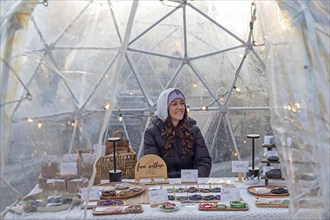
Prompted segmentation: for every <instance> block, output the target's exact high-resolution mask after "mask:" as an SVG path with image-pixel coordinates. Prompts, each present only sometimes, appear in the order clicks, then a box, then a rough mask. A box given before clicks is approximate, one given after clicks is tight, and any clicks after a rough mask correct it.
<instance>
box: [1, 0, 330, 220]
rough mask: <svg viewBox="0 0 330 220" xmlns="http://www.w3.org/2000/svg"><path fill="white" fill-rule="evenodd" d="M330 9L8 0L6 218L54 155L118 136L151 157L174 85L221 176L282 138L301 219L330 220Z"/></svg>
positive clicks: (4, 35)
mask: <svg viewBox="0 0 330 220" xmlns="http://www.w3.org/2000/svg"><path fill="white" fill-rule="evenodd" d="M329 10H330V9H329V3H328V2H327V1H310V2H306V1H266V2H263V1H254V2H252V1H179V0H178V1H175V0H172V1H142V0H141V1H101V0H100V1H87V0H86V1H83V0H82V1H70V0H67V1H50V0H49V1H46V0H44V1H42V2H38V1H2V2H1V103H0V104H1V106H0V108H1V192H2V193H1V194H2V195H6V198H11V199H10V200H6V201H4V200H1V210H3V209H4V208H5V206H7V205H9V204H10V203H12V202H14V200H15V198H16V196H17V194H18V195H24V194H26V193H27V192H28V191H29V190H31V188H32V187H33V186H34V185H35V184H36V183H37V177H38V175H39V173H40V167H39V165H40V161H41V160H42V158H43V157H44V156H45V155H52V154H54V155H63V154H66V153H71V152H74V151H75V150H77V149H81V148H92V147H93V145H94V144H98V145H102V144H104V143H105V142H106V138H107V137H109V136H110V135H111V134H112V132H113V131H116V130H124V132H125V137H126V138H127V139H128V140H129V141H130V144H131V146H132V148H133V149H134V150H135V151H136V152H138V153H139V155H141V150H140V149H142V146H143V143H142V140H143V131H144V129H145V128H146V126H148V124H149V122H150V119H151V117H152V116H154V114H155V103H156V100H157V97H158V95H159V93H160V92H161V91H163V90H164V89H166V88H169V87H178V88H180V89H181V90H183V92H184V93H185V95H186V99H187V103H188V104H189V107H190V112H189V114H190V115H191V117H193V118H195V119H196V120H197V121H198V125H199V126H200V128H201V129H202V132H203V135H204V137H205V139H206V142H207V144H208V147H209V150H210V153H211V154H212V159H213V169H212V174H211V175H213V176H230V175H232V173H231V168H230V167H229V166H228V164H229V163H228V162H230V161H231V160H233V159H234V158H233V155H237V157H238V159H240V160H242V159H246V160H250V158H251V147H250V145H251V143H250V142H249V140H248V139H247V138H246V135H247V134H249V133H257V134H260V136H261V137H263V136H265V135H274V136H275V137H276V145H277V147H278V150H279V153H280V159H281V161H282V162H281V168H282V170H283V171H284V176H285V177H286V181H287V184H288V187H289V188H290V190H291V192H292V193H291V194H290V196H291V198H292V201H294V202H293V205H292V206H291V207H290V211H291V215H292V217H299V208H300V207H301V206H302V204H303V205H305V206H306V203H307V206H310V207H314V208H315V209H316V210H317V212H316V215H317V217H319V218H325V217H326V216H328V217H329V209H328V207H329V199H328V198H329V197H328V196H329V179H328V178H329V169H328V168H329V63H328V62H327V61H328V60H329V46H330V45H329V34H330V32H329ZM119 117H120V119H121V120H118V119H119ZM261 143H262V140H261V139H259V142H258V144H259V146H260V145H261ZM256 154H257V158H260V157H261V156H262V154H263V150H262V149H261V147H260V148H258V149H257V151H256ZM307 177H308V178H307ZM22 179H25V181H24V183H23V181H22ZM1 197H2V198H4V197H3V196H1ZM311 198H312V199H311Z"/></svg>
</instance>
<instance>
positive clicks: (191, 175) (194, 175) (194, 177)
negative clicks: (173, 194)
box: [181, 169, 198, 183]
mask: <svg viewBox="0 0 330 220" xmlns="http://www.w3.org/2000/svg"><path fill="white" fill-rule="evenodd" d="M181 182H192V183H194V182H196V183H197V182H198V170H193V169H191V170H181Z"/></svg>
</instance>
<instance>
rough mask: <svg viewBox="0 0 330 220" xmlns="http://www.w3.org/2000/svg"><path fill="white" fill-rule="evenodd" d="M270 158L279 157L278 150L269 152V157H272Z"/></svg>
mask: <svg viewBox="0 0 330 220" xmlns="http://www.w3.org/2000/svg"><path fill="white" fill-rule="evenodd" d="M270 156H276V157H278V152H277V150H268V151H267V157H270Z"/></svg>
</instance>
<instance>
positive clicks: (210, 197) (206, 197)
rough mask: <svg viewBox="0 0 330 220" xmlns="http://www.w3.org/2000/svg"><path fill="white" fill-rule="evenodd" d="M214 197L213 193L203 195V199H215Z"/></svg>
mask: <svg viewBox="0 0 330 220" xmlns="http://www.w3.org/2000/svg"><path fill="white" fill-rule="evenodd" d="M213 199H214V196H213V195H208V196H203V200H213Z"/></svg>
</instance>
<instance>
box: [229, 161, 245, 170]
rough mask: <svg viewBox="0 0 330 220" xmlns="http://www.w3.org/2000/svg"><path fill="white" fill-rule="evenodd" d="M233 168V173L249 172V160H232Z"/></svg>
mask: <svg viewBox="0 0 330 220" xmlns="http://www.w3.org/2000/svg"><path fill="white" fill-rule="evenodd" d="M231 170H232V172H233V173H238V172H243V173H244V172H245V173H246V172H249V161H232V162H231Z"/></svg>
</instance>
